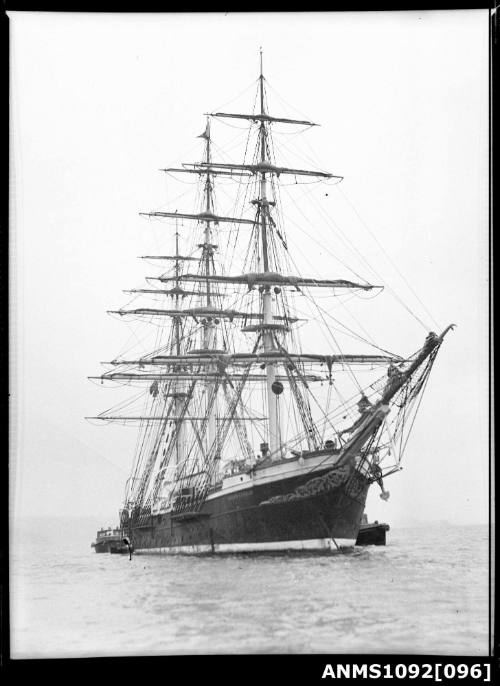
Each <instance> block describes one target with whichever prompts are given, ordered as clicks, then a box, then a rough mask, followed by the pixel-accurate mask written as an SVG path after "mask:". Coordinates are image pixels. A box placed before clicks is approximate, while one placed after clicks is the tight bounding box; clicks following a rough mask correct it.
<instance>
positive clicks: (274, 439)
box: [258, 49, 281, 460]
mask: <svg viewBox="0 0 500 686" xmlns="http://www.w3.org/2000/svg"><path fill="white" fill-rule="evenodd" d="M259 82H260V115H261V117H262V119H261V121H260V127H259V128H260V130H259V137H260V163H261V165H265V164H266V163H267V160H266V149H267V130H266V124H265V116H266V112H265V106H264V74H263V71H262V49H261V51H260V77H259ZM258 206H259V210H260V222H261V223H260V229H261V236H262V262H263V269H264V273H268V272H269V271H270V270H269V255H268V245H267V213H268V211H269V202H268V200H267V178H266V172H265V171H262V172H260V198H259V199H258ZM262 311H263V314H264V322H263V343H264V351H265V352H270V351H272V350H274V341H273V335H272V324H273V321H274V320H273V301H272V295H271V287H270V286H264V287H263V290H262ZM275 381H276V369H275V366H274V364H267V365H266V390H267V406H268V411H269V449H270V452H271V459H272V460H279V459H281V450H280V430H279V429H280V427H279V420H278V396H277V395H276V394H275V393H274V391H273V384H274V383H275Z"/></svg>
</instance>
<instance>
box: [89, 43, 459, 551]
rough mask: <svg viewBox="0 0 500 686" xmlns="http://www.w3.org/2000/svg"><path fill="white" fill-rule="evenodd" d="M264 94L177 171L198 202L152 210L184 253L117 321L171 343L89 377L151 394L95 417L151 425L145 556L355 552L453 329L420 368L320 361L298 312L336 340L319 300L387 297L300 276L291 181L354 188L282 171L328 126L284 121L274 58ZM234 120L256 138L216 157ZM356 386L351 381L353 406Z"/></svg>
mask: <svg viewBox="0 0 500 686" xmlns="http://www.w3.org/2000/svg"><path fill="white" fill-rule="evenodd" d="M255 86H256V97H255V101H254V107H253V109H252V108H248V110H251V111H250V112H248V110H247V112H242V113H241V112H231V111H227V112H226V111H215V112H212V113H210V114H208V115H206V120H205V122H206V125H205V130H204V131H203V133H202V134H201V135H200V136H199V138H201V139H202V142H201V143H200V157H201V148H202V149H203V153H202V157H201V161H199V162H189V163H188V162H186V163H182V164H181V165H180V166H177V167H168V168H166V169H164V170H162V171H164V172H166V173H167V174H168V175H169V176H170V177H171V178H173V179H175V180H180V179H188V180H189V181H191V180H193V182H196V184H197V187H198V189H199V195H198V204H197V205H196V206H195V207H185V208H182V210H179V209H178V208H176V207H170V208H168V209H166V210H165V209H162V210H157V211H151V212H145V213H141V214H142V215H143V216H146V217H148V218H149V220H151V221H152V220H153V219H154V220H159V221H161V222H163V223H164V224H165V227H164V228H165V229H166V230H167V231H169V230H170V237H171V239H172V249H171V251H170V254H167V255H165V254H155V255H148V256H145V258H146V259H147V260H149V261H150V262H151V263H152V264H160V265H161V266H162V269H165V271H162V272H161V274H160V275H159V276H157V277H149V278H147V279H146V280H147V285H148V287H141V288H136V289H133V290H131V291H127V292H129V293H131V295H132V298H133V301H132V302H133V303H137V300H134V299H137V298H139V299H140V298H142V299H144V298H146V299H147V304H148V306H140V307H138V306H132V307H131V306H130V305H129V306H128V307H125V308H122V309H120V310H117V311H114V314H116V315H118V316H119V317H123V318H126V319H127V318H128V319H129V320H130V319H133V320H137V319H138V320H142V321H143V322H147V323H148V324H155V325H156V335H157V339H156V344H155V345H154V346H153V349H152V350H150V351H148V352H147V353H145V354H141V355H135V356H129V357H128V358H127V355H125V356H120V357H118V358H116V359H114V360H112V361H111V362H110V363H105V364H107V365H109V366H108V368H107V370H106V371H105V372H104V373H103V374H101V375H100V376H98V377H91V378H94V379H99V380H100V382H101V383H104V382H105V381H106V382H108V381H109V382H113V383H116V382H119V383H121V384H130V385H139V386H141V393H140V395H139V399H138V400H137V399H135V400H134V402H135V405H133V404H129V405H127V403H124V404H123V405H122V406H121V407H120V408H118V409H111V410H108V411H106V412H103V413H101V414H100V415H98V417H97V419H100V420H106V421H113V420H114V421H122V422H136V423H138V425H139V433H138V440H137V450H136V454H135V457H134V461H133V466H132V470H131V474H130V477H129V479H128V480H127V483H126V488H125V498H124V503H123V507H122V509H121V510H120V513H119V519H120V521H119V527H120V529H121V530H122V531H123V532H124V535H125V536H126V537H127V538H128V540H129V541H130V543H131V545H132V546H133V548H134V551H135V553H136V554H141V553H192V554H201V553H208V554H213V553H238V552H243V553H249V552H277V551H297V550H299V551H323V552H336V551H341V550H344V549H350V548H352V547H353V546H354V545H355V542H356V539H357V536H358V533H359V531H360V527H361V524H362V517H363V512H364V508H365V502H366V497H367V493H368V490H369V488H370V486H371V485H372V484H374V483H378V484H379V486H380V488H381V493H380V496H381V497H382V498H383V499H387V498H388V497H389V493H388V491H386V490H385V487H384V481H383V480H384V479H385V478H386V477H387V476H389V475H391V474H393V473H395V472H397V471H398V470H399V469H400V460H401V456H402V452H403V449H404V446H406V441H407V438H408V435H409V431H410V430H411V426H413V419H414V416H415V413H416V411H417V409H418V406H419V403H420V400H421V396H422V394H423V391H424V389H425V387H426V384H427V381H428V378H429V374H430V372H431V369H432V366H433V363H434V361H435V359H436V355H437V353H438V351H439V349H440V346H441V344H442V342H443V339H444V337H445V335H446V333H447V332H448V330H449V329H450V328H452V326H453V325H451V326H449V327H448V328H447V329H446V330H444V331H443V332H442V333H441V334H439V335H438V334H436V333H434V332H428V333H427V336H426V338H425V340H424V341H423V344H421V347H419V348H418V349H417V350H416V352H414V353H413V354H411V355H410V356H406V357H405V356H401V355H397V354H394V353H390V352H388V351H386V350H384V349H380V348H378V347H377V346H375V348H376V352H375V353H373V347H372V349H371V351H370V352H369V353H367V352H366V351H365V352H363V353H360V352H349V351H347V350H345V348H343V347H342V348H341V347H340V346H339V345H337V342H336V339H335V338H334V337H333V336H332V341H333V343H332V346H331V347H329V349H327V350H324V349H323V350H316V351H312V350H310V349H305V347H304V345H303V343H301V338H302V330H303V328H305V327H307V325H308V323H307V322H306V321H305V320H304V319H303V318H302V317H300V316H299V315H300V314H301V312H302V310H301V309H300V305H297V303H298V302H299V301H301V300H304V299H305V300H307V301H308V303H309V305H310V306H311V307H312V308H314V307H316V306H317V308H318V312H319V313H320V317H319V320H320V322H319V323H320V326H321V327H323V329H325V330H326V331H327V333H331V332H330V331H329V325H328V323H327V322H326V319H325V316H326V314H327V313H326V310H325V308H324V307H323V305H324V304H325V299H324V298H323V299H321V300H320V302H321V304H320V302H319V300H318V299H317V296H316V295H315V294H316V293H317V292H322V293H325V292H326V293H327V295H328V297H329V298H330V299H331V301H332V302H333V301H334V300H335V299H336V298H340V299H341V298H342V297H343V296H344V295H345V294H346V293H348V294H350V295H361V296H362V295H363V294H377V293H379V292H380V291H381V289H382V288H381V287H380V286H377V285H373V284H371V283H369V282H367V281H366V280H364V279H362V278H359V279H356V280H351V279H349V278H333V279H332V278H330V279H328V278H322V277H321V276H319V275H317V274H316V275H315V274H311V275H310V276H309V275H308V276H304V275H302V274H301V273H300V272H299V271H297V270H296V268H295V262H294V258H293V255H292V253H291V249H290V246H289V245H288V233H289V226H287V221H286V219H285V218H284V215H283V213H282V201H281V195H280V194H281V190H282V187H283V183H284V180H286V179H288V180H291V181H292V185H296V186H297V187H299V186H300V182H301V181H303V180H306V181H307V182H308V183H325V184H336V183H338V182H340V181H341V180H342V177H341V176H338V175H335V174H332V173H330V172H326V171H320V170H314V169H304V168H298V167H297V165H295V166H285V165H283V162H282V161H281V159H280V156H279V152H278V151H277V150H276V147H275V143H274V131H275V127H276V126H280V127H292V129H293V128H294V127H295V130H297V129H300V130H301V131H304V132H306V131H307V130H308V129H309V128H310V127H313V126H315V125H316V124H315V123H314V122H312V121H309V120H308V119H300V118H293V117H288V116H287V117H285V116H280V115H279V113H278V114H275V113H274V112H273V113H271V111H270V108H269V104H268V81H267V79H266V78H264V75H263V68H262V52H261V55H260V74H259V76H258V78H257V80H256V82H255ZM228 120H229V122H232V123H234V122H236V123H237V124H238V125H240V124H243V125H244V126H245V127H246V128H247V129H248V139H247V141H248V144H247V146H246V150H245V153H244V155H243V159H241V160H240V161H235V162H232V161H226V160H221V159H217V155H216V154H215V153H214V150H215V152H216V151H217V148H216V146H215V143H214V137H213V129H215V128H216V127H217V126H220V125H221V124H222V123H224V122H226V123H227V121H228ZM221 187H222V188H223V191H224V193H226V194H227V193H228V190H227V189H229V191H234V195H235V201H234V203H233V204H232V207H233V208H234V209H233V211H232V212H226V211H220V210H219V209H218V194H217V193H216V191H217V190H218V189H219V188H221ZM292 191H293V188H292V189H291V190H290V192H292ZM181 244H182V248H183V249H181ZM186 245H189V248H188V249H186V247H185V246H186ZM163 265H164V266H163ZM150 299H152V300H153V301H154V305H155V306H151V300H150ZM329 302H330V300H329ZM349 330H350V329H349ZM362 340H363V341H365V342H366V339H364V338H362ZM373 345H375V344H373ZM364 369H368V370H369V371H371V377H370V383H368V384H366V383H361V382H360V381H359V376H360V374H359V373H358V372H359V370H364ZM372 377H373V378H372ZM342 379H344V381H345V379H347V381H348V383H349V384H351V385H352V389H353V390H352V392H351V394H350V395H349V396H347V397H346V391H344V390H342V392H341V391H340V390H339V389H340V388H341V387H342V389H344V386H342V383H344V381H342ZM138 403H139V410H135V411H131V410H130V407H132V406H134V407H136V406H137V404H138ZM127 408H128V410H127ZM127 411H128V414H127ZM124 412H125V413H124Z"/></svg>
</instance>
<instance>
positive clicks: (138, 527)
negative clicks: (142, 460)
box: [127, 471, 369, 554]
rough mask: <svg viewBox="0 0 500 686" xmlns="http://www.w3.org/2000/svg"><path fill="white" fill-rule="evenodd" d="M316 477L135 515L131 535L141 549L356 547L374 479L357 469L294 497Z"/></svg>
mask: <svg viewBox="0 0 500 686" xmlns="http://www.w3.org/2000/svg"><path fill="white" fill-rule="evenodd" d="M323 474H326V472H324V473H323ZM314 476H315V477H317V476H319V473H318V472H316V473H315V475H314ZM310 481H311V475H310V474H309V475H308V476H301V477H295V478H292V479H281V480H278V481H274V482H272V483H268V484H265V485H260V486H253V487H252V486H250V487H247V488H244V489H242V490H239V491H237V492H233V493H227V494H224V493H223V492H221V493H220V494H219V495H215V496H213V497H212V498H209V499H207V500H206V501H205V503H204V504H203V506H202V508H201V509H200V510H199V512H197V513H194V512H191V513H184V514H177V515H176V514H171V513H166V514H163V515H148V516H142V517H141V518H140V519H136V520H135V521H134V520H131V521H130V522H129V526H128V528H127V531H128V535H129V537H130V539H131V543H132V545H133V547H134V551H135V552H136V553H181V554H182V553H184V554H193V553H194V554H200V553H209V554H210V553H235V552H245V553H246V552H277V551H288V550H311V551H324V552H327V551H333V552H335V551H336V550H339V549H341V548H352V547H353V546H354V544H355V541H356V538H357V535H358V531H359V528H360V524H361V519H362V515H363V510H364V506H365V500H366V495H367V492H368V487H369V482H368V481H367V480H366V479H365V478H364V477H363V476H362V475H361V474H359V473H358V472H355V471H354V472H353V473H352V474H351V475H350V476H349V478H348V480H347V481H346V482H345V483H343V484H342V485H340V486H338V487H332V488H323V489H322V492H319V493H314V494H311V495H308V496H300V497H294V496H292V497H291V498H290V495H289V494H291V493H293V492H294V489H296V488H297V487H299V486H303V485H304V484H305V483H306V482H307V483H310ZM276 496H284V497H283V498H282V500H283V501H282V502H272V503H267V504H266V501H268V500H269V499H270V498H275V497H276Z"/></svg>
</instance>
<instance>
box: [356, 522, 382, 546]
mask: <svg viewBox="0 0 500 686" xmlns="http://www.w3.org/2000/svg"><path fill="white" fill-rule="evenodd" d="M389 529H390V526H389V524H384V523H382V524H379V523H378V521H377V520H375V521H374V522H369V521H368V517H367V516H366V515H365V514H364V515H363V520H362V522H361V526H360V528H359V533H358V537H357V539H356V545H385V534H386V532H387V531H389Z"/></svg>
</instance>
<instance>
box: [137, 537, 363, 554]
mask: <svg viewBox="0 0 500 686" xmlns="http://www.w3.org/2000/svg"><path fill="white" fill-rule="evenodd" d="M355 543H356V539H355V538H336V539H332V538H310V539H306V540H302V541H265V542H264V541H263V542H260V543H254V542H252V543H214V545H213V546H211V545H210V544H200V545H173V546H169V547H165V548H139V549H138V550H134V553H138V554H139V555H141V554H142V555H147V554H155V555H176V554H177V555H199V554H201V553H254V552H277V551H283V550H285V551H286V550H324V551H328V550H330V551H331V552H336V551H337V550H338V549H339V548H353V547H354V544H355Z"/></svg>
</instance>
